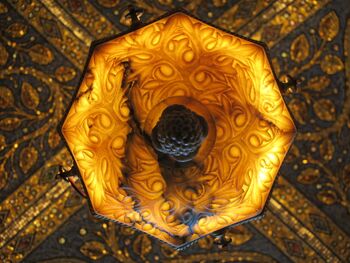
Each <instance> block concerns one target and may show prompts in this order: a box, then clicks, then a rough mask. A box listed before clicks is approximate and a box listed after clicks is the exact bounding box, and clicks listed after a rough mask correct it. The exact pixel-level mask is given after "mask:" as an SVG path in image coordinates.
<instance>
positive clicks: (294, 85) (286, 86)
mask: <svg viewBox="0 0 350 263" xmlns="http://www.w3.org/2000/svg"><path fill="white" fill-rule="evenodd" d="M278 84H279V86H280V90H281V92H282V94H283V95H287V94H295V93H299V92H300V80H298V79H296V78H294V77H292V76H291V75H288V74H287V75H283V76H282V77H281V80H279V81H278Z"/></svg>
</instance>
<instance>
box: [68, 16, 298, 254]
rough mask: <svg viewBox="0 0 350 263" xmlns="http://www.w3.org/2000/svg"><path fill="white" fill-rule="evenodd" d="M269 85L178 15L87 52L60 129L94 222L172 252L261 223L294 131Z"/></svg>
mask: <svg viewBox="0 0 350 263" xmlns="http://www.w3.org/2000/svg"><path fill="white" fill-rule="evenodd" d="M134 18H135V17H134ZM278 84H279V82H278V81H277V80H276V78H275V76H274V73H273V70H272V68H271V63H270V61H269V58H268V54H267V49H266V46H265V45H264V44H263V43H260V42H257V41H253V40H250V39H246V38H244V37H241V36H238V35H235V34H232V33H228V32H226V31H224V30H221V29H218V28H215V27H213V26H211V25H208V24H207V23H205V22H203V21H201V20H198V19H196V18H194V17H192V16H191V15H189V14H187V13H186V12H184V11H177V12H172V13H169V14H167V15H165V16H163V17H161V18H159V19H158V20H156V21H154V22H152V23H149V24H146V25H141V24H139V23H137V24H135V23H134V27H133V28H132V29H131V30H129V31H128V32H126V33H123V34H120V35H118V36H115V37H112V38H109V39H107V40H102V41H98V42H95V43H94V44H93V45H92V47H91V50H90V55H89V58H88V63H87V65H86V68H85V71H84V75H83V78H82V80H81V82H80V85H79V88H78V90H77V93H76V95H75V97H74V100H73V101H72V104H71V106H70V109H69V111H68V113H67V115H66V117H65V119H64V122H63V125H62V128H61V129H62V134H63V136H64V139H65V141H66V143H67V145H68V147H69V149H70V152H71V154H72V156H73V158H74V161H75V169H74V170H73V171H74V172H76V173H77V174H78V175H79V176H80V179H81V181H82V183H83V185H84V190H85V192H86V195H87V197H88V200H89V204H90V207H91V211H92V213H93V214H95V215H97V216H99V217H103V218H106V219H109V220H113V221H115V222H118V223H122V224H124V225H127V226H130V227H133V228H136V229H138V230H140V231H143V232H145V233H147V234H149V235H151V236H154V237H156V238H158V239H160V240H162V241H164V242H166V243H168V244H170V245H172V246H173V247H175V248H184V247H186V246H187V245H189V244H191V243H192V242H194V241H195V240H197V239H199V238H201V237H203V236H206V235H208V234H216V233H218V232H220V230H222V229H224V228H226V227H229V226H233V225H236V224H240V223H242V222H245V221H247V220H251V219H254V218H257V217H258V216H260V215H261V214H262V212H263V210H264V206H265V203H266V201H267V199H268V196H269V193H270V191H271V188H272V185H273V183H274V180H275V178H276V175H277V173H278V170H279V168H280V166H281V164H282V162H283V159H284V157H285V155H286V153H287V151H288V149H289V147H290V145H291V143H292V141H293V138H294V136H295V133H296V129H295V126H294V124H293V120H292V118H291V116H290V114H289V112H288V109H287V106H286V104H285V102H284V100H283V97H282V96H281V93H280V89H279V85H278ZM69 175H71V173H70V174H69Z"/></svg>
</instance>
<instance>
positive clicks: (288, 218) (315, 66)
mask: <svg viewBox="0 0 350 263" xmlns="http://www.w3.org/2000/svg"><path fill="white" fill-rule="evenodd" d="M130 3H133V4H134V5H135V6H138V7H140V8H143V9H144V10H145V14H144V16H143V19H144V20H145V21H150V20H152V19H155V18H157V17H158V16H159V15H162V14H164V13H165V12H166V11H168V10H170V9H173V8H175V7H183V8H184V9H186V10H188V11H190V12H191V13H193V14H194V15H196V16H198V17H199V18H201V19H203V20H204V21H207V22H210V23H212V24H214V25H216V26H218V27H221V28H223V29H226V30H230V31H233V32H236V33H239V34H241V35H243V36H246V37H249V38H253V39H256V40H260V41H264V42H266V43H267V44H268V46H269V47H270V49H271V56H272V62H273V64H274V68H275V71H276V73H277V75H278V76H279V77H280V78H282V77H283V76H284V75H285V74H290V75H292V76H294V77H296V78H298V79H299V80H300V81H301V91H300V92H299V93H298V94H294V95H286V96H285V99H286V102H287V104H288V106H289V109H290V111H291V113H292V115H293V116H294V118H295V121H296V125H297V129H298V134H297V137H296V140H295V142H294V144H293V146H292V148H291V149H290V151H289V153H288V154H287V157H286V161H285V163H284V165H283V166H282V168H281V170H280V176H279V177H278V182H277V183H276V185H275V187H274V189H273V192H272V195H271V198H270V200H269V204H268V206H267V208H266V212H265V216H264V217H263V218H262V219H260V220H258V221H254V222H251V223H248V224H244V225H241V226H239V227H235V228H232V229H230V230H229V231H228V233H227V235H228V236H230V237H232V242H231V244H229V246H228V247H227V248H224V249H219V248H218V247H217V246H216V245H214V244H213V239H212V238H211V237H206V238H203V239H201V240H199V242H198V243H197V244H195V245H193V246H192V247H190V248H189V249H187V250H185V251H183V252H178V251H175V250H173V249H171V248H169V247H168V246H167V245H165V244H162V243H160V242H159V241H156V240H154V239H153V238H150V237H149V236H147V235H146V234H143V233H139V232H137V231H135V230H133V229H130V228H125V227H121V226H119V225H116V224H114V223H111V222H107V221H103V220H99V219H95V218H93V217H92V216H91V215H90V212H89V210H88V206H87V202H86V201H85V200H83V199H81V198H80V197H79V196H77V195H76V194H75V192H74V191H72V189H71V188H70V185H69V184H68V183H66V182H64V181H57V180H55V175H56V173H57V171H58V165H59V164H64V165H65V167H69V166H70V165H72V159H71V157H70V155H69V153H68V151H67V149H66V148H65V146H64V144H63V142H62V140H61V138H60V136H59V135H58V133H57V126H58V125H59V124H60V122H61V120H62V117H63V116H64V114H65V112H66V110H67V107H68V104H69V102H70V100H71V98H72V95H73V92H74V91H75V89H76V86H77V84H78V81H79V78H80V76H81V74H82V70H83V67H84V64H85V60H86V58H87V54H88V49H89V45H90V43H91V42H92V41H93V40H95V39H99V38H102V37H107V36H110V35H114V34H117V33H118V32H121V31H123V30H126V29H127V28H128V23H129V21H127V20H126V19H125V18H124V15H125V14H126V12H127V10H126V9H127V5H128V4H130ZM349 14H350V7H349V6H348V4H347V3H346V1H342V0H333V1H331V0H318V1H314V0H295V1H290V0H279V1H275V0H231V1H230V0H227V1H225V0H211V1H210V0H208V1H203V0H196V1H185V0H184V1H180V0H173V1H172V0H152V1H151V0H148V1H139V0H135V1H118V0H98V1H88V0H74V1H68V0H62V1H58V0H47V1H39V0H30V1H27V0H8V1H2V2H1V3H0V21H1V27H0V29H1V34H0V69H1V70H0V109H1V111H0V171H1V175H0V190H1V191H0V261H1V262H20V261H24V262H116V261H117V262H156V261H159V262H194V261H195V262H233V261H244V262H348V261H350V224H349V223H348V222H350V192H349V189H350V155H349V150H350V148H349V145H350V120H349V115H350V87H349V78H350V58H349V57H348V52H349V49H350V20H349V18H350V16H349Z"/></svg>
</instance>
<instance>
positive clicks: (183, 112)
mask: <svg viewBox="0 0 350 263" xmlns="http://www.w3.org/2000/svg"><path fill="white" fill-rule="evenodd" d="M207 134H208V124H207V122H206V121H205V119H204V118H203V117H202V116H200V115H198V114H196V113H195V112H193V111H191V110H189V109H188V108H186V107H185V106H183V105H178V104H175V105H172V106H169V107H168V108H166V109H165V110H164V111H163V113H162V115H161V117H160V119H159V121H158V123H157V125H156V126H155V127H154V128H153V130H152V143H153V146H154V148H155V149H156V150H157V151H158V152H160V153H163V154H166V155H168V156H169V157H172V158H173V159H175V161H178V162H186V161H190V160H191V159H193V157H194V156H195V155H196V153H197V152H198V150H199V147H200V146H201V143H202V141H203V140H204V139H205V137H206V136H207Z"/></svg>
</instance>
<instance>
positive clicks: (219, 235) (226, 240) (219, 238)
mask: <svg viewBox="0 0 350 263" xmlns="http://www.w3.org/2000/svg"><path fill="white" fill-rule="evenodd" d="M225 231H226V229H225V228H223V229H220V230H218V231H215V232H213V233H212V234H211V235H212V236H213V237H214V243H215V244H216V245H217V246H218V248H220V249H222V248H225V247H227V246H228V245H229V244H230V243H231V241H232V238H230V237H227V236H225Z"/></svg>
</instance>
